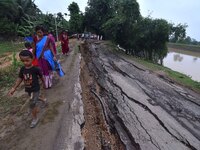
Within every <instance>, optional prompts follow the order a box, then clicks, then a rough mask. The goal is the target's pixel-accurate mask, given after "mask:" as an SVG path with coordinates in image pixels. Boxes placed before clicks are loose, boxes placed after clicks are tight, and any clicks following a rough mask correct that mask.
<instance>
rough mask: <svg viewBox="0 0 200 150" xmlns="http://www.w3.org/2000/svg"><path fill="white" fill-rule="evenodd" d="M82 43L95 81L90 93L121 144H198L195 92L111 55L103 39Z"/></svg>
mask: <svg viewBox="0 0 200 150" xmlns="http://www.w3.org/2000/svg"><path fill="white" fill-rule="evenodd" d="M83 47H84V50H82V56H83V59H84V60H85V62H86V64H87V66H88V69H89V72H90V73H91V74H92V75H93V76H94V78H95V79H96V82H97V84H98V85H99V86H100V91H99V92H97V89H96V88H95V87H91V92H93V93H94V94H95V95H96V96H97V97H98V98H99V99H100V101H101V103H102V107H103V108H102V110H103V111H104V115H105V120H106V122H107V123H108V125H109V126H110V128H111V129H112V130H114V131H115V132H117V133H118V135H119V137H120V139H121V141H122V142H123V144H124V145H125V148H126V149H128V150H134V149H135V150H139V149H141V150H157V149H158V150H190V149H191V150H199V149H200V95H198V94H196V93H194V92H192V91H190V90H188V89H186V88H184V87H181V86H178V85H175V84H173V83H171V82H169V81H168V80H165V79H163V78H159V77H158V76H156V75H155V74H153V73H150V72H149V71H148V70H145V69H143V68H141V67H139V65H137V64H136V63H135V62H133V61H131V60H125V59H124V58H123V57H120V56H117V55H115V54H114V53H112V52H111V51H109V50H108V46H107V45H106V44H105V43H104V42H96V43H95V42H88V43H87V44H85V45H83ZM96 93H98V94H96Z"/></svg>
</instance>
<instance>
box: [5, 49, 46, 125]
mask: <svg viewBox="0 0 200 150" xmlns="http://www.w3.org/2000/svg"><path fill="white" fill-rule="evenodd" d="M19 57H20V59H21V61H22V62H23V64H24V66H23V67H22V68H21V69H20V72H19V76H18V79H17V81H16V83H15V85H14V86H13V88H12V89H11V90H10V91H9V95H13V94H14V92H15V91H16V88H17V87H18V86H19V85H20V84H21V82H22V81H24V85H25V92H27V93H28V95H29V96H30V97H31V100H30V109H31V113H32V117H33V120H32V122H31V125H30V127H31V128H34V127H35V126H36V125H37V123H38V116H37V114H38V112H39V110H38V107H37V102H38V100H39V95H40V84H39V78H40V79H41V80H42V83H43V86H44V85H45V83H44V79H43V76H42V73H41V71H40V69H39V68H37V67H35V66H33V64H32V61H33V54H32V53H31V52H30V51H28V50H23V51H21V52H20V53H19ZM44 103H46V101H44Z"/></svg>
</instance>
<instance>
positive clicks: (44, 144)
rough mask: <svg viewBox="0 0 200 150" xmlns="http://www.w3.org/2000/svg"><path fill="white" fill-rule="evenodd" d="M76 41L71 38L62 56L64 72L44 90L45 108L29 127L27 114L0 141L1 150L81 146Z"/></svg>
mask: <svg viewBox="0 0 200 150" xmlns="http://www.w3.org/2000/svg"><path fill="white" fill-rule="evenodd" d="M77 44H78V43H77V42H76V41H71V43H70V49H71V50H72V49H73V51H72V52H71V53H70V55H69V56H62V57H61V60H62V66H63V70H64V71H65V72H66V75H65V76H64V77H63V78H59V77H58V76H56V75H55V78H54V86H53V87H52V89H49V90H46V91H45V94H46V97H47V99H48V101H49V106H48V108H46V109H44V110H42V112H41V113H40V122H39V124H38V125H37V127H36V128H34V129H30V128H29V123H30V119H27V118H29V117H26V119H25V120H23V121H22V122H21V124H20V126H18V127H17V129H16V130H15V131H14V132H12V133H11V134H10V136H9V137H7V138H5V139H3V140H0V149H2V150H25V149H29V150H53V149H55V150H59V149H67V150H71V149H83V147H84V141H83V138H82V137H81V128H80V126H81V124H83V123H84V117H83V104H82V101H81V97H80V93H81V88H80V82H79V75H80V60H81V59H80V53H78V51H77V49H76V47H77Z"/></svg>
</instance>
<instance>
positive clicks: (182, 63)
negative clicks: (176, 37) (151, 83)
mask: <svg viewBox="0 0 200 150" xmlns="http://www.w3.org/2000/svg"><path fill="white" fill-rule="evenodd" d="M163 65H164V66H165V67H168V68H170V69H172V70H174V71H178V72H180V73H183V74H186V75H188V76H190V77H191V78H192V79H193V80H195V81H198V82H200V69H199V68H200V52H191V51H186V50H178V49H173V48H170V49H169V53H168V55H167V56H166V57H165V58H164V60H163Z"/></svg>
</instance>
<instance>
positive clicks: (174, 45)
mask: <svg viewBox="0 0 200 150" xmlns="http://www.w3.org/2000/svg"><path fill="white" fill-rule="evenodd" d="M168 48H174V49H180V50H187V51H193V52H200V46H199V45H187V44H178V43H168Z"/></svg>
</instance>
